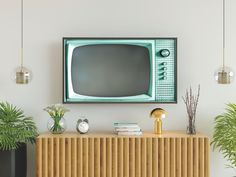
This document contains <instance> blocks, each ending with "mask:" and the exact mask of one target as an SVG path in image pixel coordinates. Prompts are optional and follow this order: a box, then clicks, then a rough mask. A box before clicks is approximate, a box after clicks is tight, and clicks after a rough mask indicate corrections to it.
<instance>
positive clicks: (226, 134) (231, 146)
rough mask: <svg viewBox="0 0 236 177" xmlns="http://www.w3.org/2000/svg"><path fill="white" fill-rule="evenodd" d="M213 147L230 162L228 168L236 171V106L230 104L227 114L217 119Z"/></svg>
mask: <svg viewBox="0 0 236 177" xmlns="http://www.w3.org/2000/svg"><path fill="white" fill-rule="evenodd" d="M212 145H213V148H214V149H215V148H218V149H219V151H220V152H221V153H222V154H223V155H224V157H225V158H226V159H227V160H228V161H229V165H227V166H228V167H231V168H233V169H236V104H228V105H227V108H226V112H225V113H223V114H221V115H218V116H217V117H216V118H215V128H214V134H213V141H212Z"/></svg>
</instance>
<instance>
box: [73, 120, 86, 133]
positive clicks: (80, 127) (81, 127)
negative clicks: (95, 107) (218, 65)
mask: <svg viewBox="0 0 236 177" xmlns="http://www.w3.org/2000/svg"><path fill="white" fill-rule="evenodd" d="M76 130H77V131H78V132H79V133H81V134H85V133H87V132H88V131H89V121H88V119H79V120H78V121H77V125H76Z"/></svg>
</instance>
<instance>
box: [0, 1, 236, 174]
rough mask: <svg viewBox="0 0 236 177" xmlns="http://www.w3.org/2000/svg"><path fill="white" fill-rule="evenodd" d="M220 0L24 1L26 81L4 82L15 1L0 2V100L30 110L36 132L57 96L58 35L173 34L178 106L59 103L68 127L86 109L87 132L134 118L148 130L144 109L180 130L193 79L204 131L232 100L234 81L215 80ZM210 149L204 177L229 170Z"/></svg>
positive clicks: (15, 46) (231, 39) (230, 22)
mask: <svg viewBox="0 0 236 177" xmlns="http://www.w3.org/2000/svg"><path fill="white" fill-rule="evenodd" d="M226 2H227V26H226V27H227V33H226V34H227V43H226V44H227V63H228V65H231V66H232V67H233V68H234V69H235V70H236V60H235V58H236V53H234V51H235V50H234V48H235V47H236V32H235V31H236V19H235V18H234V17H235V16H236V11H235V8H236V1H234V0H227V1H226ZM221 5H222V1H221V0H178V1H175V0H100V1H96V0H50V1H47V0H25V31H24V32H25V63H26V66H28V67H29V68H31V69H32V71H33V74H34V78H33V81H32V83H31V84H29V85H24V86H21V85H16V84H14V82H13V81H12V80H11V78H12V73H13V70H14V68H16V67H17V66H18V65H19V61H20V0H10V1H9V0H1V1H0V24H1V26H0V39H1V42H0V60H1V65H0V81H1V87H0V98H1V100H7V101H9V102H11V103H14V104H16V105H18V106H20V107H22V108H23V109H24V110H25V112H26V114H27V115H32V116H33V117H34V120H35V122H36V123H37V126H38V128H39V131H40V132H44V131H46V123H47V120H48V117H49V116H48V115H47V114H46V113H45V112H43V110H42V109H43V108H44V107H45V106H47V105H48V104H51V103H58V102H61V101H62V37H63V36H89V37H90V36H94V37H106V36H111V37H113V36H115V37H119V36H122V37H133V36H137V37H152V36H160V37H173V36H174V37H175V36H176V37H178V104H173V105H158V104H156V105H155V104H124V105H122V104H111V105H109V104H79V105H67V107H69V108H70V109H71V112H70V113H68V114H67V115H66V119H67V122H68V127H69V130H74V127H75V122H76V120H77V117H78V115H81V114H83V115H86V116H87V118H89V120H90V122H91V127H92V130H104V129H105V130H112V123H113V122H115V121H122V120H127V121H131V122H138V123H139V124H140V125H141V127H142V128H143V130H152V120H151V119H150V118H149V117H148V114H149V112H150V110H151V109H153V108H155V107H163V108H164V109H166V110H167V111H168V112H169V114H168V118H167V119H166V120H165V121H164V128H165V129H167V130H174V129H175V130H176V129H181V130H184V129H185V128H186V123H187V117H186V110H185V107H184V104H183V101H182V99H181V96H183V95H184V94H185V89H186V88H188V87H189V86H190V85H192V86H193V87H194V88H197V85H198V84H201V95H200V103H199V107H198V112H197V123H196V124H197V129H198V131H201V132H203V133H205V134H207V135H209V136H212V132H213V120H214V117H215V116H216V115H217V114H219V113H221V112H222V111H223V109H224V107H225V103H228V102H236V91H235V87H236V82H234V83H233V84H232V85H228V86H221V85H217V84H216V83H215V82H214V80H213V73H214V71H215V69H216V68H217V67H218V66H219V65H220V64H221V55H222V50H221V46H222V45H221V44H222V36H221V34H222V24H221V19H222V15H221V12H222V11H221V10H222V9H221V8H222V6H221ZM33 157H34V154H33V148H30V151H29V175H28V176H29V177H32V176H34V171H35V170H34V167H33V166H34V158H33ZM225 162H226V161H225V160H223V158H222V156H221V155H220V154H219V153H218V152H214V153H212V155H211V176H214V177H222V176H233V171H232V170H230V169H226V168H225V166H224V163H225Z"/></svg>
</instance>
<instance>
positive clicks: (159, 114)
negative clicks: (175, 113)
mask: <svg viewBox="0 0 236 177" xmlns="http://www.w3.org/2000/svg"><path fill="white" fill-rule="evenodd" d="M150 117H151V118H154V119H155V121H154V133H155V134H161V133H162V119H163V118H165V117H166V111H165V110H164V109H162V108H155V109H153V110H152V111H151V113H150Z"/></svg>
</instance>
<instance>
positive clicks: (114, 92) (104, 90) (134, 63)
mask: <svg viewBox="0 0 236 177" xmlns="http://www.w3.org/2000/svg"><path fill="white" fill-rule="evenodd" d="M150 74H151V61H150V52H149V50H148V48H147V47H143V46H138V45H127V44H94V45H83V46H78V47H76V48H75V49H74V50H73V53H72V61H71V79H72V87H73V90H74V92H75V93H77V94H79V95H85V96H95V97H125V96H136V95H142V94H148V92H149V87H150V80H151V76H150Z"/></svg>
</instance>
